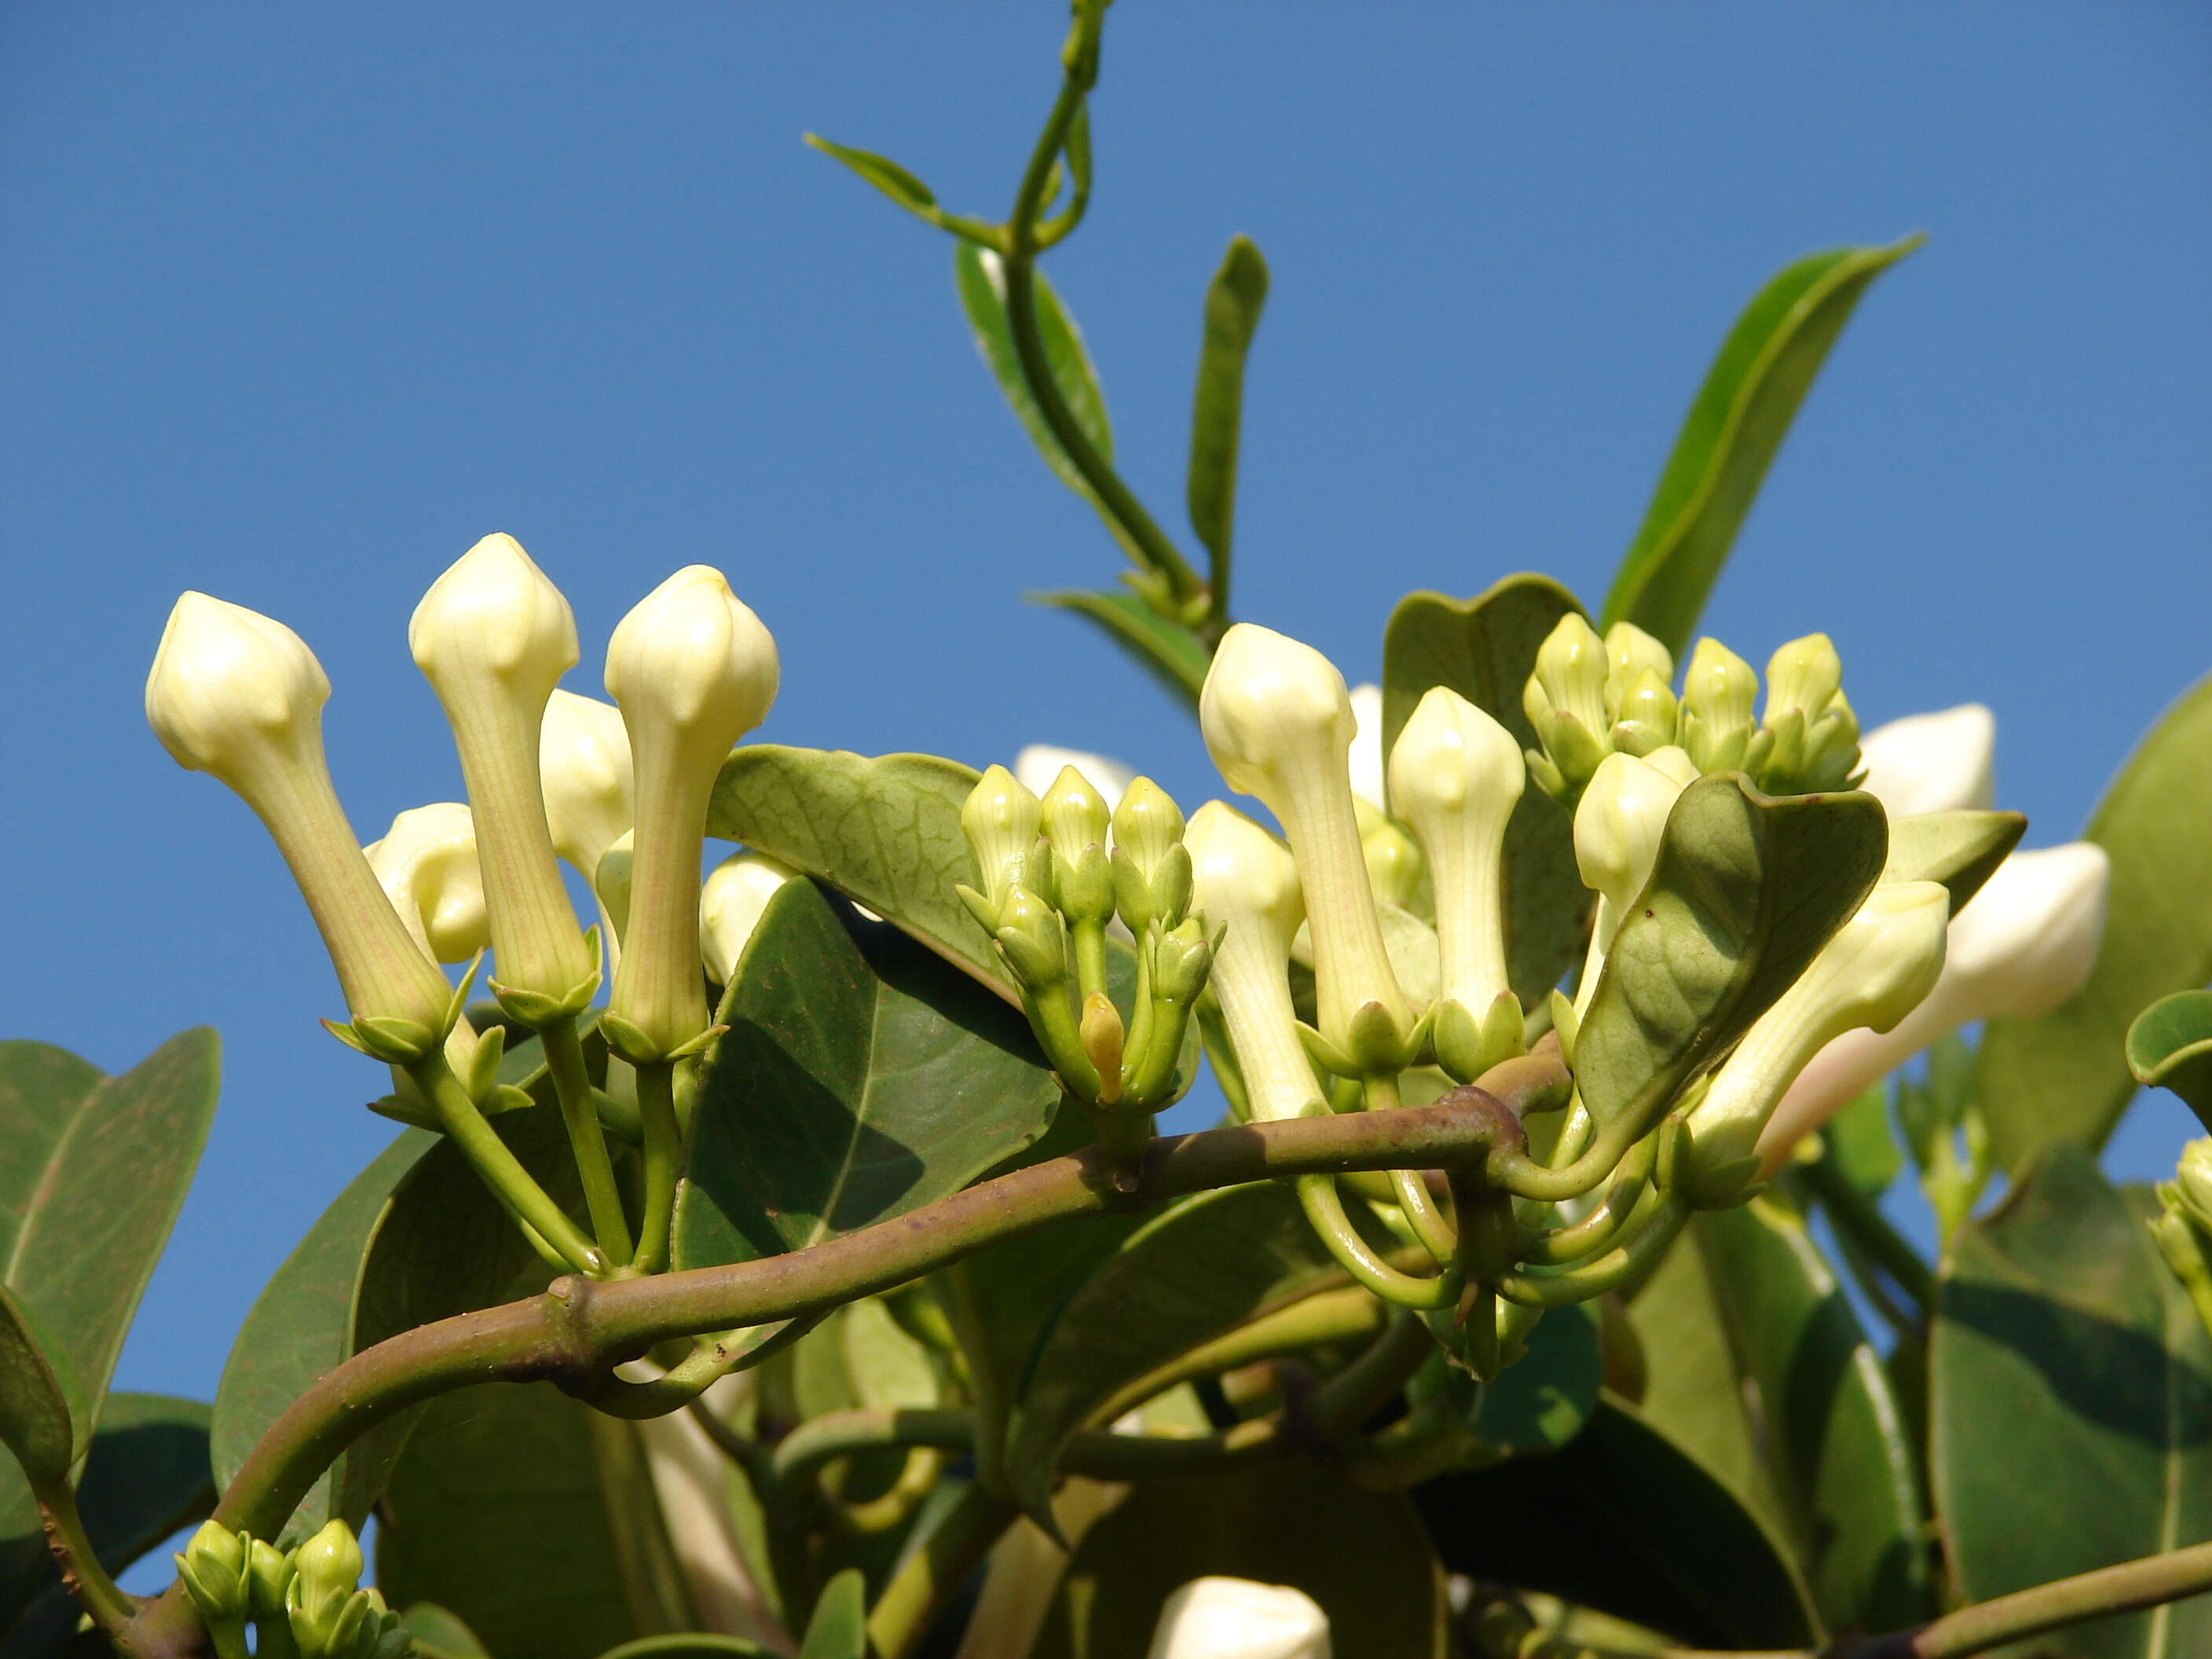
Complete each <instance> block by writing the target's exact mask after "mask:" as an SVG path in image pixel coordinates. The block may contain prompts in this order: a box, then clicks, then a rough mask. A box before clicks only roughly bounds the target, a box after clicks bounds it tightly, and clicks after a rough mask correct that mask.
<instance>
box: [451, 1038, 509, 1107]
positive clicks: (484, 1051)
mask: <svg viewBox="0 0 2212 1659" xmlns="http://www.w3.org/2000/svg"><path fill="white" fill-rule="evenodd" d="M506 1052H507V1027H506V1026H504V1025H495V1026H493V1027H492V1028H491V1030H489V1031H486V1032H485V1033H484V1034H483V1036H481V1037H479V1038H477V1048H476V1053H475V1054H472V1055H471V1057H470V1060H469V1074H468V1076H466V1077H465V1078H464V1079H461V1081H462V1084H463V1085H464V1086H465V1087H466V1088H467V1090H468V1091H469V1098H470V1099H471V1100H473V1101H475V1102H476V1103H477V1104H478V1105H482V1104H483V1102H484V1099H485V1097H487V1096H489V1094H490V1093H491V1091H493V1090H494V1089H495V1088H496V1087H497V1086H498V1085H499V1062H500V1060H501V1056H502V1055H504V1054H506Z"/></svg>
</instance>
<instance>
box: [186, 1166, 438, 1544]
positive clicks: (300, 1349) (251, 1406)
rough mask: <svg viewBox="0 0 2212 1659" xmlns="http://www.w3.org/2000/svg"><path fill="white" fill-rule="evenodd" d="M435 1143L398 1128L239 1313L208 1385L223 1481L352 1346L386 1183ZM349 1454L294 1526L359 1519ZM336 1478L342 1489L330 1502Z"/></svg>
mask: <svg viewBox="0 0 2212 1659" xmlns="http://www.w3.org/2000/svg"><path fill="white" fill-rule="evenodd" d="M436 1144H437V1138H436V1137H435V1136H434V1135H431V1134H429V1133H426V1132H425V1131H423V1130H421V1129H407V1130H404V1131H402V1132H401V1133H400V1134H399V1135H398V1138H397V1139H394V1140H393V1141H392V1144H391V1145H390V1146H386V1148H385V1149H384V1151H383V1152H380V1153H379V1154H378V1156H377V1157H376V1158H375V1159H374V1162H372V1163H371V1164H369V1165H368V1168H367V1169H365V1170H362V1172H361V1173H360V1174H359V1175H357V1176H355V1177H354V1178H353V1180H352V1181H351V1182H349V1183H348V1184H347V1186H346V1188H345V1190H344V1191H343V1192H342V1193H340V1194H338V1195H337V1198H336V1199H334V1200H331V1206H330V1207H329V1208H328V1209H326V1210H325V1211H324V1212H323V1213H322V1216H321V1218H320V1219H319V1220H318V1221H317V1222H316V1223H315V1225H313V1227H311V1228H309V1229H308V1230H307V1237H304V1238H302V1239H301V1241H300V1242H299V1243H298V1244H296V1245H295V1246H294V1247H293V1249H292V1254H291V1255H289V1256H287V1257H286V1258H285V1260H284V1265H283V1267H279V1268H278V1269H277V1270H276V1276H275V1277H274V1278H272V1279H270V1281H269V1283H268V1285H267V1286H266V1288H264V1290H263V1291H262V1292H261V1295H260V1296H259V1297H258V1299H256V1301H255V1302H254V1304H253V1308H252V1311H251V1312H250V1313H248V1314H247V1315H246V1323H245V1324H244V1325H243V1326H241V1327H240V1329H239V1333H238V1340H236V1341H235V1342H234V1343H233V1344H232V1345H231V1350H230V1358H229V1360H228V1363H226V1364H224V1366H223V1370H222V1383H221V1385H220V1386H219V1387H218V1388H217V1389H216V1397H215V1419H214V1455H215V1468H216V1478H217V1480H220V1481H221V1482H222V1484H223V1485H224V1486H228V1485H229V1484H230V1481H231V1480H232V1478H233V1477H234V1475H236V1474H237V1473H238V1471H239V1468H240V1465H241V1464H243V1463H244V1462H246V1454H247V1453H249V1452H251V1451H252V1449H253V1446H254V1443H255V1442H256V1441H258V1440H259V1439H260V1438H261V1437H262V1435H263V1434H264V1432H266V1431H267V1430H268V1428H269V1425H270V1424H272V1423H274V1422H275V1421H276V1419H277V1418H279V1417H280V1416H282V1415H283V1413H284V1410H285V1408H286V1407H289V1405H290V1404H291V1403H292V1402H293V1401H295V1400H296V1399H297V1398H299V1396H300V1395H302V1394H304V1393H306V1392H307V1388H308V1386H309V1385H310V1384H311V1383H313V1382H314V1380H315V1379H316V1378H317V1377H319V1376H321V1375H322V1374H323V1373H324V1372H325V1371H327V1370H330V1369H331V1367H332V1366H334V1365H336V1364H338V1362H339V1361H341V1360H343V1359H344V1358H347V1356H349V1354H351V1353H352V1352H354V1346H353V1336H352V1332H353V1316H354V1292H355V1290H356V1285H358V1283H359V1281H360V1279H361V1268H362V1257H363V1255H366V1254H367V1252H368V1242H369V1239H370V1238H371V1237H373V1236H374V1233H375V1231H376V1224H377V1220H378V1218H380V1216H382V1215H383V1213H384V1208H385V1205H386V1202H387V1201H388V1200H390V1199H391V1197H392V1188H395V1187H397V1186H398V1184H399V1182H400V1180H401V1178H402V1177H403V1176H405V1175H406V1173H407V1172H408V1171H409V1170H411V1169H412V1168H414V1166H415V1164H416V1162H417V1161H418V1160H419V1159H420V1158H422V1155H423V1154H424V1153H425V1152H428V1150H429V1149H430V1148H431V1147H432V1146H435V1145H436ZM351 1462H352V1459H351V1455H350V1454H349V1455H347V1456H346V1457H343V1458H341V1459H340V1460H339V1461H338V1462H337V1464H336V1465H334V1466H333V1470H332V1472H331V1474H325V1476H324V1477H323V1478H322V1479H321V1480H319V1481H317V1482H316V1483H315V1486H314V1490H313V1491H312V1492H309V1493H308V1494H307V1498H306V1500H305V1501H304V1502H303V1503H301V1505H300V1509H299V1511H298V1514H297V1516H295V1521H294V1524H293V1528H292V1531H293V1533H294V1534H295V1535H304V1534H305V1533H312V1532H313V1531H315V1530H316V1529H317V1528H319V1527H320V1526H321V1525H322V1524H323V1523H324V1522H325V1521H327V1520H329V1519H330V1518H331V1516H332V1515H333V1514H337V1513H347V1514H351V1515H353V1516H355V1518H356V1520H358V1518H359V1517H360V1516H362V1514H365V1513H366V1512H367V1509H368V1502H369V1500H370V1499H371V1498H373V1497H374V1493H368V1494H363V1493H362V1492H360V1491H359V1490H358V1483H357V1482H356V1481H354V1480H350V1479H349V1465H350V1464H351ZM334 1485H340V1486H341V1489H342V1490H344V1491H345V1492H346V1494H347V1495H346V1498H345V1499H344V1501H343V1502H342V1503H341V1504H339V1505H338V1506H337V1508H335V1509H334V1508H333V1507H332V1505H331V1490H332V1487H333V1486H334Z"/></svg>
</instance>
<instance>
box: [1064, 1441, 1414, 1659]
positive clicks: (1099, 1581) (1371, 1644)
mask: <svg viewBox="0 0 2212 1659" xmlns="http://www.w3.org/2000/svg"><path fill="white" fill-rule="evenodd" d="M1213 1575H1218V1576H1222V1577H1232V1578H1250V1579H1255V1580H1257V1581H1259V1582H1260V1583H1267V1584H1295V1585H1297V1588H1298V1589H1302V1590H1304V1592H1305V1593H1306V1594H1307V1595H1310V1596H1312V1597H1313V1598H1314V1600H1315V1601H1317V1602H1319V1603H1320V1604H1321V1608H1322V1612H1323V1613H1327V1614H1328V1620H1329V1651H1330V1652H1331V1653H1332V1654H1333V1655H1334V1659H1443V1656H1444V1655H1445V1654H1446V1653H1447V1652H1448V1651H1449V1626H1448V1615H1447V1610H1446V1607H1445V1604H1444V1594H1443V1589H1444V1583H1443V1572H1442V1571H1441V1570H1440V1569H1439V1568H1438V1566H1437V1559H1436V1557H1435V1555H1434V1553H1432V1552H1431V1550H1430V1548H1429V1543H1428V1540H1427V1539H1426V1538H1425V1537H1424V1536H1423V1535H1422V1529H1421V1523H1420V1521H1419V1517H1418V1516H1416V1514H1415V1512H1414V1510H1413V1504H1411V1503H1409V1502H1408V1501H1407V1498H1405V1496H1404V1495H1403V1494H1401V1493H1398V1492H1363V1491H1361V1490H1359V1489H1358V1487H1355V1486H1350V1485H1347V1484H1346V1482H1345V1481H1344V1480H1341V1479H1340V1478H1339V1477H1337V1476H1336V1475H1334V1474H1331V1473H1330V1472H1329V1471H1328V1469H1326V1468H1322V1467H1321V1466H1320V1465H1318V1464H1316V1463H1311V1462H1304V1461H1289V1462H1280V1463H1275V1464H1270V1465H1267V1466H1265V1467H1262V1468H1256V1469H1254V1470H1251V1471H1249V1472H1248V1473H1242V1474H1228V1475H1210V1476H1202V1477H1187V1478H1178V1479H1175V1480H1147V1481H1145V1482H1143V1483H1141V1484H1139V1485H1138V1486H1133V1487H1131V1488H1130V1489H1129V1494H1128V1496H1127V1498H1123V1499H1122V1500H1121V1503H1120V1504H1118V1505H1117V1506H1116V1507H1115V1509H1114V1510H1113V1511H1112V1513H1110V1514H1109V1515H1108V1516H1105V1517H1104V1518H1103V1520H1101V1521H1099V1522H1097V1524H1095V1525H1094V1526H1092V1527H1091V1529H1090V1530H1089V1531H1088V1532H1086V1533H1085V1534H1084V1536H1083V1540H1082V1541H1081V1542H1080V1543H1079V1545H1078V1546H1077V1547H1076V1550H1075V1553H1074V1555H1073V1558H1072V1559H1070V1560H1069V1562H1068V1564H1067V1572H1066V1577H1065V1578H1064V1579H1063V1580H1062V1581H1061V1584H1060V1594H1059V1595H1058V1596H1057V1597H1056V1598H1055V1599H1054V1603H1053V1607H1052V1611H1051V1612H1050V1613H1049V1614H1048V1616H1047V1618H1046V1621H1045V1627H1044V1630H1043V1631H1042V1633H1041V1634H1040V1636H1039V1638H1038V1640H1037V1643H1036V1647H1035V1649H1034V1650H1033V1653H1034V1655H1035V1659H1133V1656H1135V1655H1138V1654H1142V1653H1145V1652H1146V1651H1147V1650H1149V1649H1150V1646H1151V1643H1152V1632H1153V1627H1154V1626H1156V1625H1157V1624H1158V1621H1159V1616H1160V1607H1161V1605H1162V1604H1163V1603H1164V1602H1165V1601H1166V1600H1167V1598H1168V1596H1169V1595H1170V1593H1171V1592H1173V1591H1174V1590H1176V1589H1179V1588H1180V1587H1181V1586H1182V1585H1184V1584H1186V1583H1189V1582H1190V1581H1191V1580H1192V1579H1194V1578H1198V1577H1207V1576H1213Z"/></svg>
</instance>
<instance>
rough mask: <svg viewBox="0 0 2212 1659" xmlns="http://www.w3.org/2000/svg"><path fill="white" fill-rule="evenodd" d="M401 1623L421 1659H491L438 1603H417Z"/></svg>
mask: <svg viewBox="0 0 2212 1659" xmlns="http://www.w3.org/2000/svg"><path fill="white" fill-rule="evenodd" d="M399 1622H400V1623H401V1624H403V1625H404V1626H406V1627H407V1633H408V1634H409V1635H410V1636H412V1637H413V1638H415V1651H416V1655H417V1656H418V1659H491V1655H490V1654H489V1653H487V1652H486V1651H485V1650H484V1644H483V1643H482V1642H479V1641H478V1640H477V1633H476V1632H474V1631H472V1630H471V1629H470V1628H469V1627H468V1626H467V1625H465V1624H464V1623H463V1622H462V1621H461V1620H460V1619H459V1616H458V1615H456V1614H455V1613H453V1611H452V1610H451V1609H450V1608H447V1607H440V1606H439V1605H438V1604H437V1603H436V1602H435V1601H417V1602H416V1603H415V1604H414V1605H413V1606H412V1607H408V1608H407V1609H406V1610H405V1611H404V1612H403V1613H401V1614H400V1615H399ZM601 1659H605V1656H604V1655H603V1656H601Z"/></svg>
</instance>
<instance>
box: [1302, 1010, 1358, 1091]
mask: <svg viewBox="0 0 2212 1659" xmlns="http://www.w3.org/2000/svg"><path fill="white" fill-rule="evenodd" d="M1298 1041H1299V1042H1303V1043H1304V1044H1305V1045H1306V1053H1307V1054H1310V1055H1311V1056H1312V1058H1313V1062H1314V1064H1315V1065H1316V1066H1320V1067H1321V1068H1322V1070H1323V1071H1324V1072H1327V1073H1329V1074H1330V1075H1331V1076H1332V1077H1348V1078H1356V1077H1358V1075H1359V1074H1360V1073H1359V1067H1358V1065H1357V1064H1356V1063H1355V1062H1354V1061H1353V1060H1352V1057H1351V1056H1350V1055H1349V1054H1346V1053H1345V1052H1344V1050H1343V1049H1341V1048H1338V1047H1337V1046H1336V1045H1335V1044H1334V1042H1330V1041H1329V1040H1328V1038H1327V1037H1325V1036H1322V1034H1321V1032H1320V1031H1319V1030H1317V1029H1316V1028H1315V1027H1313V1026H1311V1025H1309V1024H1306V1023H1305V1021H1304V1020H1300V1021H1299V1022H1298Z"/></svg>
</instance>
